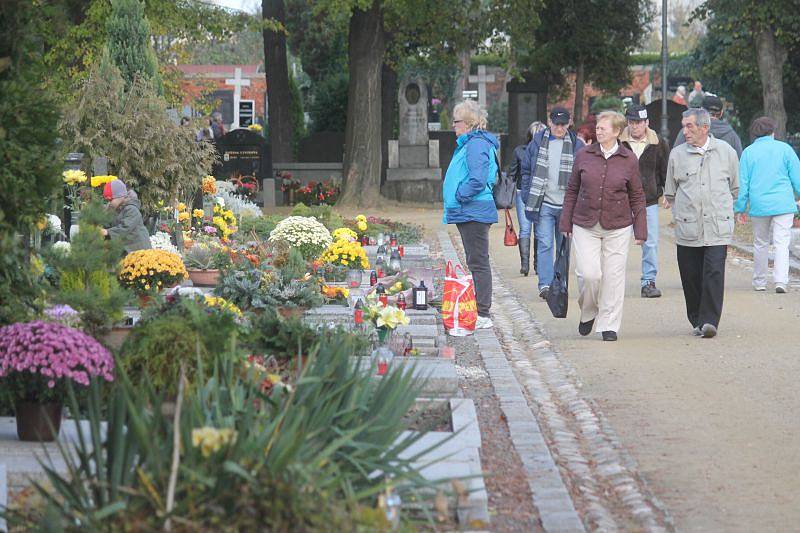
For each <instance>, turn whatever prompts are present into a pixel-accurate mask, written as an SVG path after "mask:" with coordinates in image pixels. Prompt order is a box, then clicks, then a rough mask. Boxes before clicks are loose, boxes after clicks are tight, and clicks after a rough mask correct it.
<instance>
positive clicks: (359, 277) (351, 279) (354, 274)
mask: <svg viewBox="0 0 800 533" xmlns="http://www.w3.org/2000/svg"><path fill="white" fill-rule="evenodd" d="M363 279H364V273H363V272H362V271H361V270H356V269H354V268H351V269H349V270H348V271H347V278H346V280H347V286H348V287H350V288H351V289H357V288H358V287H360V286H361V282H362V281H363Z"/></svg>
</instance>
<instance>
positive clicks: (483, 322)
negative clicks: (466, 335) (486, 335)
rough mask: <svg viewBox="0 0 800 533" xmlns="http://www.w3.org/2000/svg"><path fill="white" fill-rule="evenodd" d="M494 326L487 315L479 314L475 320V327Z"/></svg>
mask: <svg viewBox="0 0 800 533" xmlns="http://www.w3.org/2000/svg"><path fill="white" fill-rule="evenodd" d="M493 327H494V322H492V319H491V318H489V317H488V316H479V317H478V321H477V322H475V329H489V328H493Z"/></svg>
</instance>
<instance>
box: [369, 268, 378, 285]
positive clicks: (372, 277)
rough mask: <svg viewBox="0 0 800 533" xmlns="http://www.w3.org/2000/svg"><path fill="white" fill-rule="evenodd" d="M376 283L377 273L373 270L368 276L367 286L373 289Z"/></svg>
mask: <svg viewBox="0 0 800 533" xmlns="http://www.w3.org/2000/svg"><path fill="white" fill-rule="evenodd" d="M377 283H378V273H377V272H375V271H374V270H373V271H372V272H370V274H369V286H370V287H374V286H375V285H376V284H377Z"/></svg>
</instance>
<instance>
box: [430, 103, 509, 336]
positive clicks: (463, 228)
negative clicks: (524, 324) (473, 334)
mask: <svg viewBox="0 0 800 533" xmlns="http://www.w3.org/2000/svg"><path fill="white" fill-rule="evenodd" d="M453 129H455V132H456V136H457V140H456V151H455V153H454V154H453V158H452V159H451V160H450V166H448V167H447V173H446V174H445V177H444V184H443V187H442V189H443V190H442V194H443V198H444V223H445V224H455V225H456V228H458V233H459V234H460V235H461V242H462V244H463V245H464V254H465V255H466V256H467V267H468V268H469V270H470V271H471V272H472V278H473V282H474V284H475V300H476V303H477V307H478V322H477V324H476V325H475V327H476V328H478V329H483V328H491V327H492V326H493V324H492V319H491V318H490V315H489V310H490V309H491V307H492V270H491V267H490V266H489V227H490V226H491V225H492V224H495V223H496V222H497V208H496V207H495V204H494V197H493V196H492V189H493V187H494V184H495V181H496V180H497V168H498V167H497V165H498V163H497V149H498V147H499V146H500V143H499V142H498V141H497V138H496V137H495V136H494V135H492V134H491V133H489V132H488V131H486V112H485V111H483V110H482V109H481V108H480V107H479V106H478V104H477V103H476V102H474V101H472V100H466V101H464V102H461V103H459V104H457V105H456V106H455V108H454V109H453Z"/></svg>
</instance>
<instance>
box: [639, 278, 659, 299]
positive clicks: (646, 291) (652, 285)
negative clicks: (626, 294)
mask: <svg viewBox="0 0 800 533" xmlns="http://www.w3.org/2000/svg"><path fill="white" fill-rule="evenodd" d="M660 297H661V291H660V290H658V288H657V287H656V282H655V281H648V282H647V285H645V286H644V287H642V298H660Z"/></svg>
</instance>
